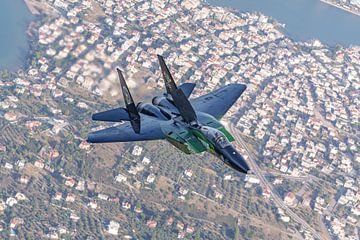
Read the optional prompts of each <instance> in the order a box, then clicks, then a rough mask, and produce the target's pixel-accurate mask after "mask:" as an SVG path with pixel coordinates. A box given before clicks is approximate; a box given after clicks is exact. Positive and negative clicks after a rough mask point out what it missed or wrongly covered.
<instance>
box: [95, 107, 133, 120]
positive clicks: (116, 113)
mask: <svg viewBox="0 0 360 240" xmlns="http://www.w3.org/2000/svg"><path fill="white" fill-rule="evenodd" d="M92 120H94V121H104V122H121V121H130V116H129V113H128V112H127V110H126V109H125V108H115V109H111V110H108V111H105V112H100V113H95V114H93V115H92Z"/></svg>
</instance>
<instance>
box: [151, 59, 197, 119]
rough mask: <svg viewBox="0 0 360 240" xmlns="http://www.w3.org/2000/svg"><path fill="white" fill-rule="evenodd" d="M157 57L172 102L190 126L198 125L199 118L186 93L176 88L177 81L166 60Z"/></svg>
mask: <svg viewBox="0 0 360 240" xmlns="http://www.w3.org/2000/svg"><path fill="white" fill-rule="evenodd" d="M157 56H158V59H159V63H160V67H161V72H162V74H163V77H164V80H165V87H166V92H167V93H168V94H169V95H170V96H171V97H172V102H173V103H174V105H175V107H176V108H177V109H178V110H179V113H180V115H181V117H182V118H183V119H184V121H185V122H187V123H189V124H192V123H196V122H197V116H196V113H195V110H194V108H193V107H192V105H191V103H190V101H189V100H188V99H187V97H186V96H185V94H184V92H183V91H182V90H181V89H179V88H178V87H177V86H176V84H175V81H174V79H173V77H172V76H171V73H170V71H169V68H168V67H167V66H166V63H165V61H164V58H163V57H162V56H160V55H157Z"/></svg>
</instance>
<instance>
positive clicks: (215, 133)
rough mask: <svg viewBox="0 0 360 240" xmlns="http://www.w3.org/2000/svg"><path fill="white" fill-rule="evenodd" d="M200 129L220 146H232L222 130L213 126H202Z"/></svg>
mask: <svg viewBox="0 0 360 240" xmlns="http://www.w3.org/2000/svg"><path fill="white" fill-rule="evenodd" d="M200 131H201V132H202V133H203V134H204V135H205V137H206V138H207V139H209V140H210V141H211V142H212V143H213V144H215V145H217V146H219V147H220V148H226V147H228V146H230V142H229V141H228V139H227V138H226V137H225V135H224V134H223V133H222V132H221V131H219V130H217V129H215V128H211V127H201V128H200Z"/></svg>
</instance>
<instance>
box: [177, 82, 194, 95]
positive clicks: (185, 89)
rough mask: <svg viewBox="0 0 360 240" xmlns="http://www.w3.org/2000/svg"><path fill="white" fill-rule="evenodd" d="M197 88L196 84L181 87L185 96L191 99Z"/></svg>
mask: <svg viewBox="0 0 360 240" xmlns="http://www.w3.org/2000/svg"><path fill="white" fill-rule="evenodd" d="M195 86H196V84H195V83H183V84H181V85H180V86H179V88H180V89H181V90H182V91H183V93H184V95H185V96H186V97H187V98H189V97H190V95H191V93H192V92H193V91H194V88H195Z"/></svg>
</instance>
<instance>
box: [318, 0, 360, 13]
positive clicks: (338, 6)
mask: <svg viewBox="0 0 360 240" xmlns="http://www.w3.org/2000/svg"><path fill="white" fill-rule="evenodd" d="M320 2H322V3H325V4H328V5H330V6H333V7H336V8H338V9H341V10H343V11H345V12H348V13H352V14H354V15H355V16H359V17H360V12H357V11H354V10H351V9H347V8H345V7H343V6H341V5H338V4H336V3H334V2H332V1H330V0H320Z"/></svg>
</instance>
